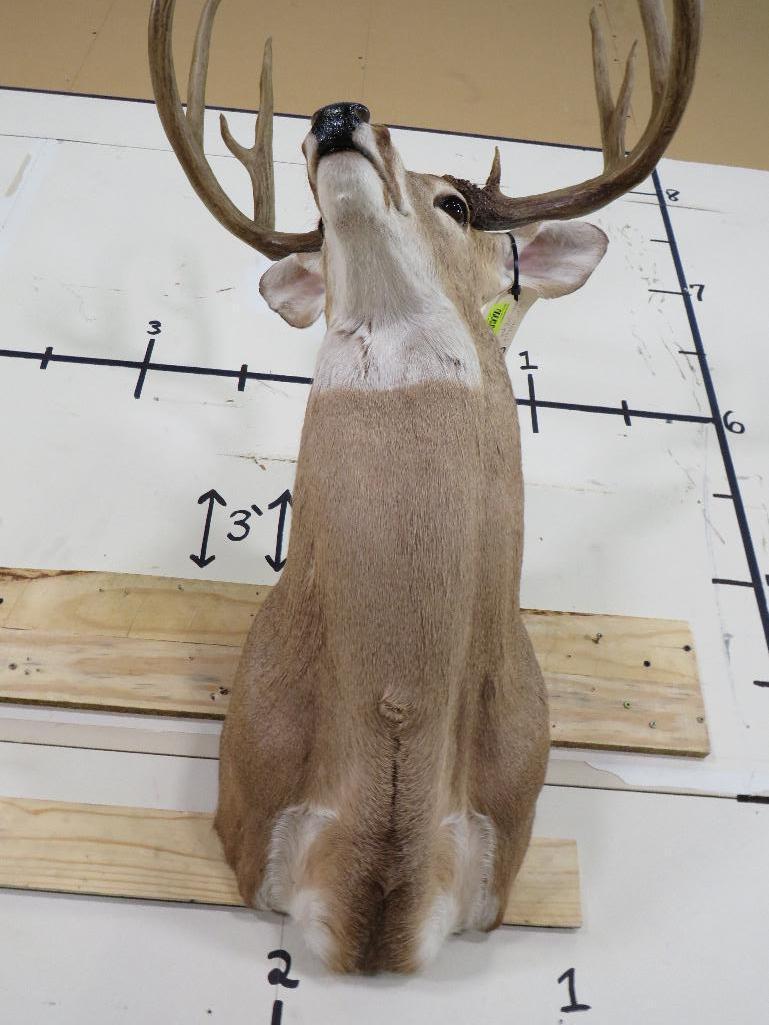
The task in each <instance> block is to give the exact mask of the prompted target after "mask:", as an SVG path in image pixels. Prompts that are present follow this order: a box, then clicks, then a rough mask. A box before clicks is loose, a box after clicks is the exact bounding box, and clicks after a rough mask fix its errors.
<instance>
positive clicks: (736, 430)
mask: <svg viewBox="0 0 769 1025" xmlns="http://www.w3.org/2000/svg"><path fill="white" fill-rule="evenodd" d="M733 412H734V411H733V410H731V409H727V411H726V412H725V413H724V427H725V428H726V429H727V431H731V432H732V434H744V433H745V424H743V423H740V421H739V420H730V419H729V417H730V416H731V415H732V413H733Z"/></svg>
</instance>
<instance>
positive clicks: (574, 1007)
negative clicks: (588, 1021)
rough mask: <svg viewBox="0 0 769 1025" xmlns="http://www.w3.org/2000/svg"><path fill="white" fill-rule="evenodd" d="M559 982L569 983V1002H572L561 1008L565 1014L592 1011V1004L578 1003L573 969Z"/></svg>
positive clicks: (568, 969)
mask: <svg viewBox="0 0 769 1025" xmlns="http://www.w3.org/2000/svg"><path fill="white" fill-rule="evenodd" d="M558 981H559V982H566V981H568V983H569V1000H570V1003H568V1004H567V1005H566V1006H565V1007H562V1008H561V1010H562V1011H563V1012H564V1013H565V1014H569V1013H570V1012H571V1011H589V1010H590V1004H580V1003H578V1002H577V994H576V991H575V987H574V969H573V968H567V969H566V971H565V972H564V973H563V975H562V976H561V977H560V978H559V979H558Z"/></svg>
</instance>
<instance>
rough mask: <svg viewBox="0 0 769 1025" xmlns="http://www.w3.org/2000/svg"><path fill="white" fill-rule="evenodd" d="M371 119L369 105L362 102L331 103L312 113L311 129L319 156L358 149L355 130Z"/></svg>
mask: <svg viewBox="0 0 769 1025" xmlns="http://www.w3.org/2000/svg"><path fill="white" fill-rule="evenodd" d="M370 121H371V114H370V113H369V109H368V107H364V105H363V104H362V103H330V104H328V106H326V107H321V108H320V110H316V111H315V113H314V114H313V115H312V123H311V127H310V131H311V132H312V134H313V135H314V136H315V139H316V141H317V143H318V156H319V157H324V156H326V154H327V153H338V152H340V151H342V150H346V149H356V146H355V143H354V141H353V136H354V134H355V130H356V129H357V128H358V127H359V126H360V125H362V124H368V123H369V122H370Z"/></svg>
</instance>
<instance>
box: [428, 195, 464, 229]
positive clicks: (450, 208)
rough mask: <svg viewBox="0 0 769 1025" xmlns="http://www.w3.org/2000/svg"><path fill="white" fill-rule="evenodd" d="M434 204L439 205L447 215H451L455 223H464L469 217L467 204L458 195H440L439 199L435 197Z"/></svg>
mask: <svg viewBox="0 0 769 1025" xmlns="http://www.w3.org/2000/svg"><path fill="white" fill-rule="evenodd" d="M435 205H436V206H437V207H440V209H441V210H443V211H444V212H445V213H447V214H448V215H449V217H453V218H454V220H455V221H456V222H457V224H462V225H465V224H467V222H468V220H469V219H470V215H469V213H468V210H467V204H466V203H465V201H464V200H463V199H460V198H459V196H455V195H451V196H442V197H441V198H440V199H436V201H435Z"/></svg>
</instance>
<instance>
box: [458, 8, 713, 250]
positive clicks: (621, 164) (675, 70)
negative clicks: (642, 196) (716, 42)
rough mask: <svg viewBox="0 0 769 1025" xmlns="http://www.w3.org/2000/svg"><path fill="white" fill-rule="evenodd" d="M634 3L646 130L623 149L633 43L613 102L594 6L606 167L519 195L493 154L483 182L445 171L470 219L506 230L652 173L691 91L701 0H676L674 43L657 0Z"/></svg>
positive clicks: (578, 208)
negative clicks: (504, 181)
mask: <svg viewBox="0 0 769 1025" xmlns="http://www.w3.org/2000/svg"><path fill="white" fill-rule="evenodd" d="M639 6H640V9H641V18H642V21H643V26H644V34H645V36H646V45H647V48H648V51H649V74H650V79H651V91H652V112H651V117H650V119H649V123H648V125H647V127H646V130H645V132H644V133H643V135H642V137H641V138H640V139H639V141H638V142H637V143H636V145H635V146H634V147H633V149H632V150H631V151H630V153H629V154H626V153H625V122H626V120H627V113H628V108H629V104H630V94H631V91H632V87H633V73H634V66H635V52H636V44H635V43H634V44H633V47H632V49H631V51H630V55H629V56H628V60H627V65H626V67H625V77H624V80H623V82H622V86H621V88H620V91H619V96H618V99H617V102H616V103H613V101H612V98H611V89H610V86H609V77H608V71H607V61H606V50H605V46H604V43H603V37H602V34H601V31H600V28H599V26H598V19H597V17H596V14H595V11H593V12H592V14H591V16H590V25H591V29H592V33H593V71H594V76H595V88H596V97H597V100H598V111H599V116H600V122H601V138H602V142H603V153H604V170H603V173H602V174H600V175H598V176H597V177H596V178H590V179H589V180H588V181H584V182H581V183H580V184H579V185H571V186H569V187H567V188H564V189H556V190H555V191H554V192H545V193H542V194H541V195H537V196H524V197H510V196H505V195H503V194H502V192H501V191H500V189H499V167H498V161H497V158H496V156H495V164H494V168H493V169H492V173H491V174H490V175H489V180H488V181H487V183H486V185H484V186H483V188H480V187H478V186H477V185H473V184H472V183H471V182H467V181H464V180H461V179H456V178H453V177H451V176H450V175H446V179H447V180H448V181H450V182H451V184H452V185H454V186H455V188H457V189H458V190H459V191H460V192H461V193H462V194H463V195H464V197H465V199H466V200H467V202H468V204H469V206H470V210H471V218H472V223H473V227H475V228H479V229H481V230H485V231H509V230H511V229H512V228H519V227H521V226H523V225H525V224H531V223H533V222H534V221H543V220H565V219H567V218H571V217H582V216H584V215H585V214H589V213H592V212H593V211H594V210H598V209H600V208H601V207H603V206H606V204H607V203H610V202H611V201H612V200H613V199H616V198H617V197H618V196H621V195H623V194H624V193H625V192H628V191H629V190H630V189H632V188H634V187H635V186H636V185H638V184H639V182H641V181H643V179H644V178H646V177H647V175H649V174H650V173H651V171H652V170H653V169H654V167H655V165H656V164H657V161H658V160H659V159H660V157H661V156H662V154H663V153H664V152H665V149H666V148H667V145H668V143H669V142H670V139H671V137H672V135H673V133H674V132H675V130H676V128H677V127H678V124H679V122H680V120H681V117H682V116H683V113H684V110H685V109H686V104H687V102H688V100H689V96H690V94H691V91H692V85H693V84H694V70H695V66H696V63H697V54H698V52H699V43H700V31H701V21H702V10H701V2H700V0H674V22H673V42H672V45H671V42H670V37H669V34H668V27H667V22H666V19H665V12H664V8H663V2H662V0H639Z"/></svg>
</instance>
